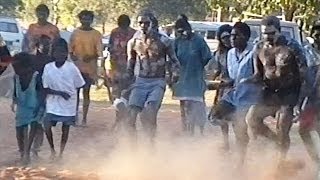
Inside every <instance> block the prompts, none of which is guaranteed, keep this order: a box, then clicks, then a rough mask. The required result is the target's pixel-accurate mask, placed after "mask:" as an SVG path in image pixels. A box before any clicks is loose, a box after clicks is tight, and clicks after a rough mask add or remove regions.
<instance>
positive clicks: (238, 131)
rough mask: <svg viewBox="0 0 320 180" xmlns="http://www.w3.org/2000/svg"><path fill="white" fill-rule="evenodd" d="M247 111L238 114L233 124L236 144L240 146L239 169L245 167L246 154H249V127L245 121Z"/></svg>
mask: <svg viewBox="0 0 320 180" xmlns="http://www.w3.org/2000/svg"><path fill="white" fill-rule="evenodd" d="M246 112H247V111H243V112H240V113H236V116H235V117H236V119H235V120H234V123H233V130H234V133H235V136H236V142H237V146H238V153H239V158H240V159H239V162H238V163H239V164H238V166H239V168H240V167H241V166H242V165H243V163H244V161H245V158H246V154H247V146H248V143H249V135H248V126H247V123H246V121H245V116H246Z"/></svg>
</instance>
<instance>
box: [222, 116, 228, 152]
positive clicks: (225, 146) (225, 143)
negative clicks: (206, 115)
mask: <svg viewBox="0 0 320 180" xmlns="http://www.w3.org/2000/svg"><path fill="white" fill-rule="evenodd" d="M221 132H222V136H223V150H224V151H229V150H230V144H229V125H228V123H227V122H225V123H222V124H221Z"/></svg>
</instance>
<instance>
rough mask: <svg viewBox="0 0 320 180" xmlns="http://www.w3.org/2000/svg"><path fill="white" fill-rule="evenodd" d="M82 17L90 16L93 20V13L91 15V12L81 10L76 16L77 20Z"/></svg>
mask: <svg viewBox="0 0 320 180" xmlns="http://www.w3.org/2000/svg"><path fill="white" fill-rule="evenodd" d="M83 16H90V17H91V18H92V19H93V18H94V13H93V11H88V10H82V11H81V12H80V13H79V14H78V18H79V19H81V18H82V17H83Z"/></svg>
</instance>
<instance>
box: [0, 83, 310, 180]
mask: <svg viewBox="0 0 320 180" xmlns="http://www.w3.org/2000/svg"><path fill="white" fill-rule="evenodd" d="M91 94H92V99H93V101H94V102H92V104H91V107H90V112H89V116H88V127H87V128H81V127H74V128H72V129H71V132H70V137H69V142H68V144H67V147H66V151H65V156H64V158H63V160H62V161H59V162H51V161H50V160H49V148H48V143H47V141H46V140H45V141H44V145H43V147H42V151H41V152H40V157H41V160H39V161H37V162H33V163H32V164H31V165H30V167H32V168H39V167H40V168H46V169H47V170H49V171H50V172H51V171H52V172H54V173H65V174H68V173H69V174H70V173H73V174H77V175H79V174H85V175H88V174H89V176H88V177H86V178H84V179H102V180H109V179H112V180H113V179H114V180H129V179H130V180H158V179H159V180H160V179H161V180H164V179H168V180H176V179H177V180H198V179H208V180H209V179H210V180H232V179H234V178H236V179H243V180H269V179H270V180H272V179H275V178H274V174H275V170H276V161H275V157H276V151H275V146H274V144H273V143H269V141H267V140H265V139H258V140H257V141H251V142H250V145H249V152H248V157H247V161H246V163H245V165H244V168H243V169H241V170H240V169H236V168H235V167H236V166H235V162H236V159H237V157H236V155H235V154H236V153H235V151H236V150H235V145H234V144H235V142H234V136H233V134H231V143H232V150H231V153H226V154H223V153H222V152H221V150H220V147H221V145H222V144H221V134H220V131H219V128H218V127H213V126H211V125H210V124H207V127H206V130H205V135H204V136H200V135H196V136H195V137H189V136H187V135H184V134H183V133H182V131H181V123H180V113H179V106H178V104H177V102H176V101H173V100H171V97H170V91H167V93H166V96H165V100H164V103H163V106H162V108H161V110H160V113H159V119H158V138H157V141H156V144H155V146H154V147H152V148H150V147H149V146H148V145H147V143H146V142H147V141H146V139H145V138H143V137H140V138H139V146H138V147H137V148H135V149H132V148H131V147H129V146H128V145H127V144H126V143H124V142H125V141H122V138H121V136H120V134H116V133H111V132H110V127H111V125H112V123H113V121H114V109H113V107H112V106H110V103H109V102H108V101H107V96H106V92H105V90H104V89H103V90H99V91H95V90H93V91H92V93H91ZM213 95H214V94H213V92H209V93H208V94H207V97H208V98H207V105H211V102H212V99H213ZM9 104H10V103H9V101H8V100H5V99H1V100H0V169H6V168H8V167H18V166H19V164H18V163H17V162H18V157H19V156H18V150H17V143H16V139H15V128H14V124H15V121H14V114H13V113H12V112H11V111H10V107H9ZM269 124H270V125H274V124H273V123H272V122H269ZM138 129H141V128H140V125H139V123H138ZM60 135H61V133H60V126H57V127H56V128H55V129H54V139H55V144H56V149H57V150H59V149H58V147H59V140H60ZM291 137H292V146H291V149H290V153H289V156H288V158H289V159H292V162H299V163H302V164H303V167H302V168H301V169H299V170H297V169H296V168H293V169H294V170H292V171H290V170H288V172H286V173H284V174H286V176H287V178H286V179H290V180H302V179H303V180H313V179H314V178H312V176H313V175H314V167H313V165H312V164H311V163H310V159H309V157H308V156H307V154H306V152H305V149H304V147H303V145H302V142H301V140H300V138H299V136H298V134H297V127H296V126H294V127H293V130H292V132H291ZM9 169H10V168H9ZM288 169H290V168H288ZM11 170H12V168H11ZM11 170H10V171H11ZM43 170H44V169H43ZM7 171H9V170H7ZM61 171H62V172H61ZM0 174H1V173H0ZM90 174H91V175H90ZM21 179H23V178H21ZM25 179H37V178H35V177H33V178H32V177H27V178H25ZM38 179H41V178H38ZM43 179H45V178H43ZM47 179H59V178H58V176H52V177H51V178H47ZM60 179H68V178H60ZM69 179H72V178H69ZM74 179H80V178H74ZM0 180H2V179H1V176H0Z"/></svg>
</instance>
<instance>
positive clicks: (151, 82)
mask: <svg viewBox="0 0 320 180" xmlns="http://www.w3.org/2000/svg"><path fill="white" fill-rule="evenodd" d="M165 89H166V81H165V80H164V79H163V78H140V77H137V79H136V81H135V83H134V84H133V86H132V91H131V94H130V96H129V106H137V107H140V108H142V109H143V108H144V107H145V105H146V104H148V103H149V102H155V103H156V105H157V106H158V107H159V108H160V106H161V103H162V99H163V96H164V92H165Z"/></svg>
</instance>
